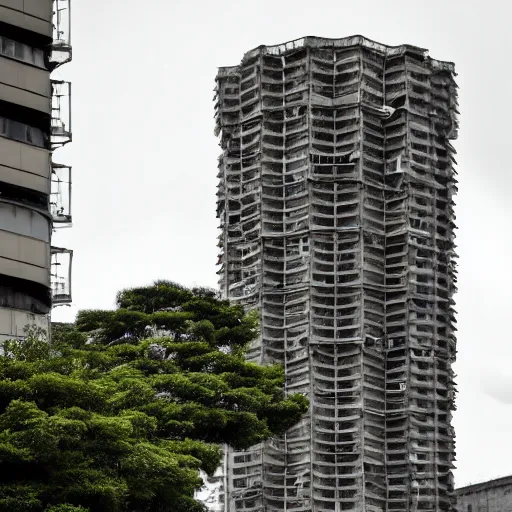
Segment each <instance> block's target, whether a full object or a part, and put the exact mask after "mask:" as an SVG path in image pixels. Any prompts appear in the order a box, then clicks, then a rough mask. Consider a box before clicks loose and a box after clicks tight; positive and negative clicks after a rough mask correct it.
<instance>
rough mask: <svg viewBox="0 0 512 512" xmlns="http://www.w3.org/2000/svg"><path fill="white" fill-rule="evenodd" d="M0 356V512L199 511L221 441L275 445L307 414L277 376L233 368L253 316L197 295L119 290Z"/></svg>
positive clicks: (240, 361)
mask: <svg viewBox="0 0 512 512" xmlns="http://www.w3.org/2000/svg"><path fill="white" fill-rule="evenodd" d="M117 306H118V307H117V309H115V310H113V311H90V310H89V311H81V312H80V313H79V314H78V316H77V319H76V322H75V324H67V325H66V324H56V325H54V326H53V329H52V340H51V343H47V342H46V340H45V339H44V338H43V337H42V336H41V333H40V332H37V331H32V332H30V333H28V334H29V335H28V337H27V340H26V341H24V342H19V341H10V342H6V343H4V345H3V354H4V355H3V357H1V358H0V379H1V380H0V471H1V474H2V479H0V510H6V511H7V510H8V511H12V512H17V511H20V512H21V511H23V512H31V511H34V512H42V511H45V512H87V511H89V512H118V511H119V512H121V511H123V512H146V511H147V512H149V511H155V512H170V511H172V512H195V511H197V512H199V511H202V510H203V507H202V506H201V505H200V504H199V503H197V502H196V501H195V500H194V499H193V495H194V491H195V489H197V488H198V487H199V486H200V485H201V480H200V478H199V476H198V470H199V469H202V470H204V471H205V472H206V473H209V474H211V473H213V472H214V470H215V469H216V467H217V466H218V464H219V463H220V448H219V445H220V444H221V443H227V444H230V445H231V446H233V447H236V448H240V449H244V448H247V447H249V446H251V445H253V444H255V443H258V442H260V441H263V440H265V439H267V438H269V437H270V436H272V435H278V434H282V433H283V432H284V431H286V430H287V429H288V428H289V427H291V426H292V425H293V424H295V423H296V422H297V421H298V420H299V418H300V416H301V415H302V414H303V413H304V412H305V411H306V409H307V401H306V399H305V398H304V397H303V396H301V395H292V396H288V397H285V396H284V394H283V381H284V375H283V370H282V368H280V367H277V366H267V367H262V366H258V365H255V364H252V363H248V362H246V361H245V360H244V351H245V350H246V348H247V345H248V344H249V343H250V342H251V341H252V340H253V339H254V338H255V336H256V335H257V318H256V316H255V315H254V313H253V314H247V315H246V314H244V311H243V309H242V308H241V307H240V306H234V305H231V304H229V303H228V302H226V301H221V300H219V299H218V298H217V296H216V294H215V292H212V291H210V290H207V289H202V288H198V289H193V290H189V289H186V288H183V287H181V286H178V285H176V284H174V283H171V282H167V281H159V282H156V283H155V284H154V285H153V286H148V287H143V288H134V289H129V290H124V291H122V292H120V293H119V294H118V296H117Z"/></svg>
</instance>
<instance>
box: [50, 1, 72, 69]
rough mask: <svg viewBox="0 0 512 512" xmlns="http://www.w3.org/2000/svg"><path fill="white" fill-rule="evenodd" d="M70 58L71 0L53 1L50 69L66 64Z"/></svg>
mask: <svg viewBox="0 0 512 512" xmlns="http://www.w3.org/2000/svg"><path fill="white" fill-rule="evenodd" d="M71 57H72V52H71V0H53V44H52V53H51V57H50V62H51V65H52V69H55V68H57V67H59V66H62V65H63V64H66V62H69V61H70V60H71Z"/></svg>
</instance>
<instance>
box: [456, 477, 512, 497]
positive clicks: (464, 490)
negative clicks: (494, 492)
mask: <svg viewBox="0 0 512 512" xmlns="http://www.w3.org/2000/svg"><path fill="white" fill-rule="evenodd" d="M507 485H512V475H510V476H504V477H502V478H495V479H494V480H488V481H487V482H481V483H479V484H471V485H466V487H460V488H459V489H456V491H455V492H456V493H457V496H462V495H465V494H474V493H476V492H481V491H488V490H490V489H496V488H499V487H505V486H507Z"/></svg>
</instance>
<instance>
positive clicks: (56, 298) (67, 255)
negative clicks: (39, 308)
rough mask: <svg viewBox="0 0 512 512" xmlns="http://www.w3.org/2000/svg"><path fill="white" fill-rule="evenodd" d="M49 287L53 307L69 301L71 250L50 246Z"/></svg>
mask: <svg viewBox="0 0 512 512" xmlns="http://www.w3.org/2000/svg"><path fill="white" fill-rule="evenodd" d="M51 252H52V260H51V261H52V263H51V288H52V303H53V307H56V306H62V305H65V304H70V303H71V270H72V263H73V251H72V250H70V249H62V248H60V247H52V251H51Z"/></svg>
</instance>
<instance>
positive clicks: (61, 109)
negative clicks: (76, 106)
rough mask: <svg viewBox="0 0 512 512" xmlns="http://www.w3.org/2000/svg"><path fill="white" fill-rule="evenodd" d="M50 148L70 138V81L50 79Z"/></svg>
mask: <svg viewBox="0 0 512 512" xmlns="http://www.w3.org/2000/svg"><path fill="white" fill-rule="evenodd" d="M51 134H52V135H51V146H52V149H57V148H59V147H61V146H64V145H65V144H67V143H68V142H71V140H72V133H71V82H64V81H62V80H52V131H51Z"/></svg>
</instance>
